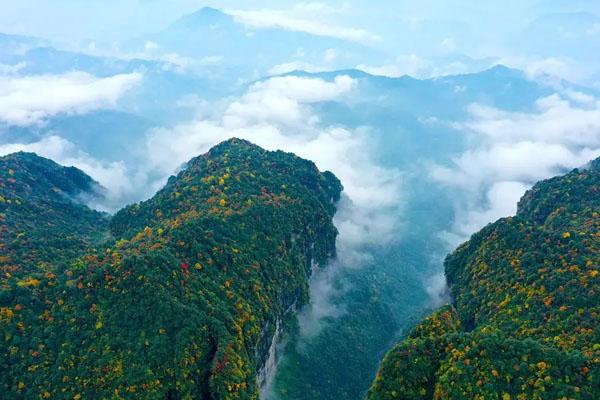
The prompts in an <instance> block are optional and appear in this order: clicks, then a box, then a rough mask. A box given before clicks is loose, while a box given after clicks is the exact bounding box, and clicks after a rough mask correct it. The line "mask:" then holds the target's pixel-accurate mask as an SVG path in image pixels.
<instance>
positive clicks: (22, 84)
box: [0, 72, 142, 126]
mask: <svg viewBox="0 0 600 400" xmlns="http://www.w3.org/2000/svg"><path fill="white" fill-rule="evenodd" d="M141 79H142V76H141V75H140V74H139V73H131V74H122V75H115V76H111V77H108V78H97V77H94V76H92V75H90V74H88V73H84V72H71V73H67V74H63V75H35V76H25V77H11V76H4V77H1V78H0V121H2V122H5V123H7V124H11V125H19V126H28V125H35V124H40V123H43V122H44V121H45V120H46V119H47V118H49V117H51V116H54V115H57V114H61V113H76V114H78V113H85V112H88V111H91V110H96V109H101V108H107V107H114V106H115V104H116V102H117V100H118V99H119V98H120V97H121V96H122V95H123V94H124V93H125V92H126V91H127V90H129V89H131V88H132V87H133V86H135V85H136V84H138V83H139V82H140V80H141Z"/></svg>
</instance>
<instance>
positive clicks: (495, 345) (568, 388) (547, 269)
mask: <svg viewBox="0 0 600 400" xmlns="http://www.w3.org/2000/svg"><path fill="white" fill-rule="evenodd" d="M445 270H446V276H447V279H448V282H449V285H450V287H451V294H452V297H453V303H452V304H451V305H448V306H446V307H443V308H442V309H440V310H438V311H436V312H435V313H434V314H433V315H431V316H429V317H428V318H426V319H425V320H424V321H423V322H422V323H421V324H419V325H418V326H417V327H416V328H414V330H413V331H412V332H411V333H410V335H409V336H408V337H407V338H406V339H405V340H404V341H403V342H401V343H400V344H398V345H397V346H396V347H395V348H394V349H393V350H391V351H390V352H389V353H388V355H387V356H386V357H385V359H384V361H383V363H382V366H381V369H380V372H379V373H378V375H377V377H376V379H375V382H374V383H373V386H372V388H371V390H370V392H369V393H368V395H367V399H368V400H388V399H407V400H408V399H436V400H438V399H439V400H442V399H457V400H458V399H480V400H484V399H485V400H494V399H498V400H511V399H514V400H536V399H597V398H598V396H599V395H600V325H599V324H598V321H599V313H600V159H598V160H596V161H594V162H593V163H592V164H591V166H590V167H589V168H588V169H582V170H574V171H572V172H571V173H569V174H567V175H565V176H561V177H557V178H553V179H550V180H547V181H543V182H540V183H538V184H537V185H536V186H535V187H534V188H533V189H532V190H530V191H529V192H527V193H526V194H525V196H524V197H523V198H522V199H521V201H520V203H519V207H518V213H517V215H516V216H515V217H511V218H505V219H501V220H499V221H497V222H496V223H494V224H490V225H488V226H487V227H486V228H484V229H483V230H482V231H480V232H479V233H477V234H475V235H474V236H473V237H472V238H471V239H470V240H469V241H468V242H467V243H465V244H463V245H462V246H460V247H459V248H458V249H457V250H456V251H455V252H454V253H453V254H451V255H449V256H448V257H447V259H446V262H445Z"/></svg>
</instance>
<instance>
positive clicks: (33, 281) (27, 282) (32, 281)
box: [17, 277, 41, 287]
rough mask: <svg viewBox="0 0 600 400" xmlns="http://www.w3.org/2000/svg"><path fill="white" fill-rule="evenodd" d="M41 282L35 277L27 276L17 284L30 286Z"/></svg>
mask: <svg viewBox="0 0 600 400" xmlns="http://www.w3.org/2000/svg"><path fill="white" fill-rule="evenodd" d="M40 283H41V282H40V281H39V280H37V279H34V278H31V277H29V278H27V279H25V280H24V281H19V282H17V286H19V287H30V286H39V284H40Z"/></svg>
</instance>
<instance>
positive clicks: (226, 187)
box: [0, 139, 342, 399]
mask: <svg viewBox="0 0 600 400" xmlns="http://www.w3.org/2000/svg"><path fill="white" fill-rule="evenodd" d="M341 189H342V187H341V185H340V182H339V181H338V180H337V179H336V178H335V177H334V176H333V175H332V174H330V173H320V172H319V171H318V170H317V168H316V167H315V165H314V164H312V163H311V162H308V161H305V160H302V159H299V158H297V157H295V156H294V155H291V154H287V153H283V152H267V151H265V150H262V149H260V148H259V147H257V146H254V145H252V144H250V143H248V142H245V141H241V140H236V139H232V140H230V141H228V142H225V143H222V144H220V145H219V146H217V147H215V148H213V149H212V150H211V151H210V152H209V153H207V154H206V155H203V156H200V157H198V158H195V159H193V160H191V161H190V162H189V163H188V165H187V166H186V168H185V169H184V171H182V172H181V173H180V174H179V175H178V176H177V177H172V178H171V179H170V180H169V182H168V184H167V186H166V187H165V188H164V189H163V190H161V191H160V192H159V193H157V194H156V196H154V197H153V198H152V199H150V200H148V201H146V202H143V203H140V204H135V205H132V206H130V207H127V208H126V209H124V210H122V211H120V212H119V213H117V214H116V215H115V216H114V217H113V219H112V221H111V223H110V227H111V231H112V234H113V236H114V241H111V242H110V243H108V244H107V245H105V247H104V248H99V249H98V250H93V249H90V250H88V251H87V253H86V254H85V255H83V256H81V257H77V258H74V259H73V260H72V261H71V262H70V264H69V265H68V267H66V268H65V269H64V270H62V271H57V272H56V273H55V274H50V275H46V276H42V277H39V278H36V279H37V280H38V282H36V284H35V285H33V286H29V285H27V286H25V287H22V286H15V285H3V286H4V288H3V290H2V293H1V294H0V301H1V306H2V317H1V321H2V325H3V332H4V336H5V337H4V341H2V342H1V343H2V344H1V345H0V346H1V349H0V351H1V352H2V355H3V357H2V364H1V367H0V369H2V371H3V374H2V377H1V378H0V380H1V381H0V382H1V383H0V385H1V386H2V390H3V391H4V398H7V399H17V398H19V399H20V398H40V397H41V398H59V399H91V398H94V399H108V398H111V399H112V398H127V399H136V398H140V397H143V398H146V399H256V398H257V397H258V387H257V383H256V377H257V375H258V374H259V370H260V369H262V368H263V367H264V365H265V363H266V361H267V359H268V356H269V348H270V347H271V342H272V339H273V337H274V336H275V333H276V332H275V331H276V329H277V328H278V326H279V325H280V324H281V321H282V320H283V318H284V317H285V316H286V314H287V313H289V312H292V311H293V310H294V308H295V307H299V306H301V305H302V304H304V303H305V302H306V301H307V299H308V276H309V275H310V273H311V270H312V268H315V267H316V266H317V265H318V264H321V263H323V262H324V261H325V260H326V259H327V258H329V257H331V256H332V255H333V254H334V252H335V238H336V235H337V231H336V229H335V228H334V226H333V224H332V217H333V214H334V212H335V202H336V201H337V199H338V198H339V195H340V192H341ZM2 279H4V277H3V278H2ZM22 291H31V292H33V293H34V294H35V299H36V301H35V302H34V301H33V300H32V301H30V302H28V303H24V302H22V301H21V299H22V298H23V297H20V293H21V292H22ZM25 299H29V297H25Z"/></svg>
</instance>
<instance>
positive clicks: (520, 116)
mask: <svg viewBox="0 0 600 400" xmlns="http://www.w3.org/2000/svg"><path fill="white" fill-rule="evenodd" d="M469 112H470V120H469V121H467V122H465V123H460V124H456V127H457V129H460V130H464V131H466V132H468V133H470V134H471V135H472V136H473V138H472V143H475V145H474V146H473V147H472V148H470V149H469V150H466V151H465V152H463V153H462V154H460V155H459V156H457V157H455V158H454V159H453V160H452V162H451V164H450V165H446V166H440V165H436V166H434V167H432V169H431V171H430V176H431V177H432V178H433V180H435V181H437V182H438V183H440V184H443V185H445V186H447V187H449V188H451V189H455V190H456V193H455V195H456V199H457V200H456V221H455V227H454V229H453V231H452V232H447V233H446V238H447V239H448V240H449V241H450V242H452V243H453V244H456V243H457V242H459V241H464V240H465V239H467V238H468V236H469V235H471V234H472V233H474V232H475V231H477V230H479V229H480V228H481V227H483V226H484V225H486V224H487V223H490V222H493V221H495V220H496V219H498V218H500V217H505V216H509V215H514V213H515V212H516V203H517V201H518V200H519V198H520V197H521V196H522V195H523V194H524V193H525V191H526V190H527V189H528V188H530V187H531V186H532V185H533V184H535V183H536V182H537V181H539V180H543V179H546V178H549V177H552V176H555V175H558V174H561V173H563V172H565V171H567V170H570V169H572V168H576V167H580V166H582V165H584V164H585V163H586V162H588V161H589V160H591V159H594V158H596V157H598V156H600V101H599V100H598V99H596V98H594V97H593V96H591V95H589V94H584V93H579V92H574V91H572V90H570V91H566V92H565V93H562V94H554V95H552V96H548V97H544V98H540V99H539V100H538V101H537V102H536V110H535V111H534V112H532V113H519V112H508V111H504V110H499V109H496V108H491V107H487V106H482V105H477V104H475V105H472V106H471V107H470V108H469Z"/></svg>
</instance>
